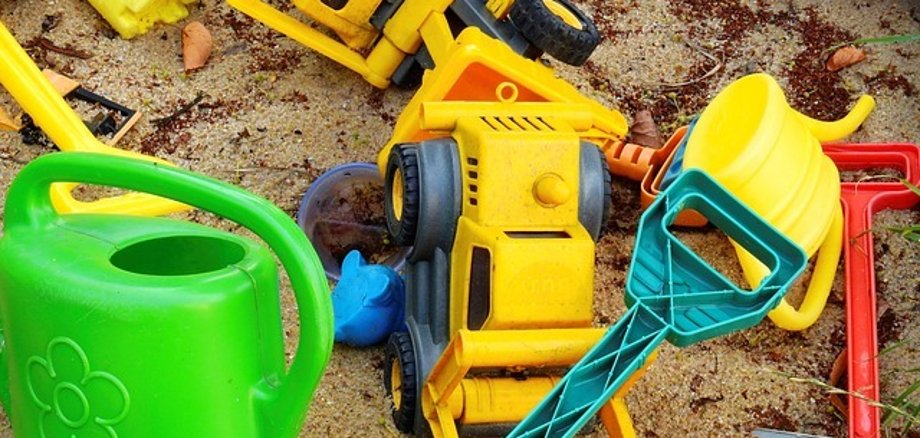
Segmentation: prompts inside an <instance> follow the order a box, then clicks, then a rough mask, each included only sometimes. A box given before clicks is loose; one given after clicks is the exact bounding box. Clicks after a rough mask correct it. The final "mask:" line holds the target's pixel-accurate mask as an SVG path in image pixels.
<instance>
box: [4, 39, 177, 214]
mask: <svg viewBox="0 0 920 438" xmlns="http://www.w3.org/2000/svg"><path fill="white" fill-rule="evenodd" d="M0 84H2V85H3V87H4V88H6V89H7V90H8V91H9V92H10V94H11V95H12V96H13V98H14V99H15V100H16V101H17V102H19V105H21V106H22V109H23V110H24V111H25V112H26V113H28V114H29V115H30V116H32V120H34V121H35V124H36V125H38V126H39V127H40V128H42V131H44V132H45V134H47V135H48V137H49V138H50V139H51V141H53V142H54V144H56V145H57V146H58V147H59V148H60V149H61V150H62V151H78V152H99V153H104V154H109V155H120V156H124V157H133V158H139V159H142V160H148V161H154V162H158V163H161V164H164V165H167V166H172V164H170V163H168V162H166V161H163V160H160V159H158V158H154V157H149V156H146V155H142V154H138V153H136V152H130V151H125V150H122V149H116V148H113V147H111V146H108V145H106V144H104V143H102V142H101V141H99V140H98V139H96V137H95V136H93V134H92V133H91V132H90V131H89V129H88V128H87V127H86V125H84V124H83V121H82V120H80V118H79V117H78V116H77V114H76V113H74V111H73V109H71V108H70V106H69V105H67V102H65V101H64V99H63V98H62V97H61V96H60V95H59V94H58V92H57V91H55V89H54V86H52V85H51V82H49V81H48V79H47V78H46V77H45V76H44V75H43V74H42V72H41V71H39V69H38V67H37V66H36V65H35V64H34V63H33V62H32V60H31V59H30V58H29V55H27V54H26V52H25V51H24V50H23V49H22V47H20V46H19V44H18V43H17V42H16V39H15V38H13V35H12V34H10V32H9V30H7V28H6V27H5V26H4V25H3V24H2V23H0ZM74 187H76V184H71V183H57V184H54V185H52V186H51V200H52V202H53V203H54V207H55V208H56V209H57V210H58V211H59V212H61V213H67V212H83V213H90V212H94V213H116V212H117V213H121V214H129V215H144V216H156V215H161V214H167V213H174V212H178V211H183V210H188V208H189V207H187V206H185V205H183V204H180V203H178V202H175V201H171V200H168V199H163V198H159V197H155V196H152V195H148V194H141V193H128V194H125V195H122V196H117V197H114V198H105V199H99V200H97V201H93V202H81V201H77V200H76V199H74V198H73V196H72V195H71V193H70V192H71V191H72V190H73V188H74Z"/></svg>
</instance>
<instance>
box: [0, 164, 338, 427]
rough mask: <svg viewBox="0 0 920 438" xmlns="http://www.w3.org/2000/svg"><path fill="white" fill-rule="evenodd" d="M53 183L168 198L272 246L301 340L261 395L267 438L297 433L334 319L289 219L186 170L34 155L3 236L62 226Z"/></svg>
mask: <svg viewBox="0 0 920 438" xmlns="http://www.w3.org/2000/svg"><path fill="white" fill-rule="evenodd" d="M55 182H75V183H84V184H97V185H104V186H110V187H119V188H124V189H130V190H137V191H140V192H145V193H150V194H154V195H158V196H162V197H166V198H171V199H174V200H176V201H179V202H182V203H185V204H189V205H192V206H195V207H198V208H200V209H203V210H207V211H209V212H212V213H214V214H217V215H219V216H222V217H224V218H227V219H229V220H231V221H234V222H236V223H238V224H240V225H242V226H244V227H246V228H248V229H250V230H251V231H253V232H254V233H255V234H256V235H258V236H259V237H260V238H262V240H264V241H265V242H266V243H267V244H268V246H269V247H271V248H272V250H273V251H274V252H275V254H277V256H278V258H279V259H280V260H281V263H282V265H283V266H284V269H285V271H287V274H288V276H289V277H290V279H291V284H292V286H293V289H294V292H295V297H296V299H297V307H298V309H299V315H298V316H299V318H300V324H301V336H300V341H299V344H298V346H297V353H296V356H295V357H294V360H293V363H292V364H291V367H290V369H289V370H288V373H287V375H286V376H283V377H282V378H281V379H280V382H268V381H266V382H265V386H264V387H263V388H262V389H263V391H261V394H260V396H261V397H262V399H263V401H264V402H265V405H266V406H267V409H265V410H264V412H265V415H266V416H267V417H268V418H267V419H266V420H267V423H268V424H269V425H270V427H271V429H272V430H273V431H275V432H277V433H275V434H273V435H272V436H293V435H295V434H296V431H298V430H299V428H300V425H301V423H302V422H303V418H304V416H305V415H306V409H304V406H306V405H308V403H309V400H310V397H311V396H312V394H313V391H314V390H315V389H316V386H317V384H318V383H319V380H320V378H321V377H322V375H323V370H324V368H325V366H326V363H327V362H328V360H329V356H330V354H331V352H332V342H333V319H332V303H331V299H330V294H329V285H328V283H326V277H325V274H324V273H323V269H322V265H321V264H320V261H319V258H318V257H317V255H316V252H315V251H314V250H313V246H312V245H311V244H310V241H309V240H307V238H306V236H305V235H304V234H303V232H302V231H301V229H300V228H299V227H298V226H297V225H296V224H295V223H294V222H293V221H292V220H291V218H290V217H289V216H288V215H287V214H286V213H284V212H283V211H281V209H279V208H278V207H276V206H275V205H273V204H272V203H270V202H269V201H267V200H265V199H263V198H260V197H258V196H256V195H254V194H251V193H249V192H246V191H244V190H242V189H240V188H237V187H234V186H232V185H230V184H227V183H224V182H221V181H218V180H215V179H212V178H209V177H206V176H202V175H197V174H195V173H192V172H190V171H187V170H183V169H180V168H176V167H172V166H164V165H161V164H159V163H152V162H149V161H142V160H136V159H130V158H124V157H117V156H111V155H104V154H98V153H86V152H67V153H54V154H49V155H45V156H42V157H39V158H38V159H36V160H34V161H33V162H32V163H31V164H29V165H27V166H26V167H25V168H24V169H23V170H22V171H21V172H20V173H19V175H18V176H17V177H16V179H15V180H14V181H13V184H12V185H11V186H10V189H9V192H8V194H7V201H6V226H7V229H8V232H9V230H13V229H14V228H17V227H28V228H32V229H36V228H42V227H48V226H51V225H53V224H54V223H55V222H57V221H59V220H60V215H59V214H58V213H57V211H55V209H54V207H53V205H52V203H51V199H50V192H49V190H48V189H49V188H50V186H51V184H52V183H55ZM289 432H290V433H289Z"/></svg>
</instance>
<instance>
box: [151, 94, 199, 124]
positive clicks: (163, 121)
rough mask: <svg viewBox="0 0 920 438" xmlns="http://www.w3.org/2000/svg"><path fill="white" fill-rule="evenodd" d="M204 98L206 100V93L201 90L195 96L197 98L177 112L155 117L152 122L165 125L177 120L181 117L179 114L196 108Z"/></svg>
mask: <svg viewBox="0 0 920 438" xmlns="http://www.w3.org/2000/svg"><path fill="white" fill-rule="evenodd" d="M202 100H204V93H203V92H201V91H199V92H198V94H197V95H196V96H195V99H193V100H192V101H191V102H189V103H187V104H185V105H182V107H181V108H179V109H178V110H176V112H174V113H172V114H170V115H168V116H166V117H161V118H159V119H153V120H151V121H150V123H153V124H154V125H156V126H160V125H165V124H167V123H170V122H172V121H174V120H176V119H177V118H179V116H181V115H183V114H185V113H187V112H189V110H191V109H192V108H194V107H195V105H198V104H199V103H201V101H202Z"/></svg>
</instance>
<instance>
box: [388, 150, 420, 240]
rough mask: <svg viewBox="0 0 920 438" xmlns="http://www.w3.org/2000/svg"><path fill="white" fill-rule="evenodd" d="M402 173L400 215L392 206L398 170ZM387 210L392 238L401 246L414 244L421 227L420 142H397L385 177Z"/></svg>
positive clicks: (391, 153)
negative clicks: (419, 226)
mask: <svg viewBox="0 0 920 438" xmlns="http://www.w3.org/2000/svg"><path fill="white" fill-rule="evenodd" d="M397 170H398V171H399V174H400V175H401V176H402V187H403V189H402V193H403V196H402V214H400V215H399V217H397V214H396V212H395V210H394V206H393V198H392V194H393V180H394V178H395V177H396V171H397ZM383 188H384V196H383V199H384V210H385V212H386V219H387V230H389V231H390V237H392V238H393V242H394V243H395V244H397V245H400V246H412V245H413V244H414V243H415V232H416V230H417V229H418V216H419V202H420V197H421V196H420V191H419V168H418V146H417V145H416V144H414V143H413V144H398V145H395V146H393V149H392V150H391V151H390V157H389V159H388V160H387V171H386V177H385V179H384V185H383Z"/></svg>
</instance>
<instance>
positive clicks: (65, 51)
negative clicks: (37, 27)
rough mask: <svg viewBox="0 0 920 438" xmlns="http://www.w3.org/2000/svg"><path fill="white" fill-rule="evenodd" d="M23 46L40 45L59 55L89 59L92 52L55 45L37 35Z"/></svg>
mask: <svg viewBox="0 0 920 438" xmlns="http://www.w3.org/2000/svg"><path fill="white" fill-rule="evenodd" d="M25 46H26V47H41V48H42V49H45V50H48V51H51V52H54V53H60V54H61V55H64V56H70V57H72V58H79V59H89V58H92V57H93V54H92V53H89V52H86V51H83V50H79V49H74V48H72V47H60V46H57V45H55V44H54V43H52V42H51V40H49V39H48V38H45V37H43V36H38V37H35V38H33V39H32V40H31V41H29V42H28V43H26V44H25Z"/></svg>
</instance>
